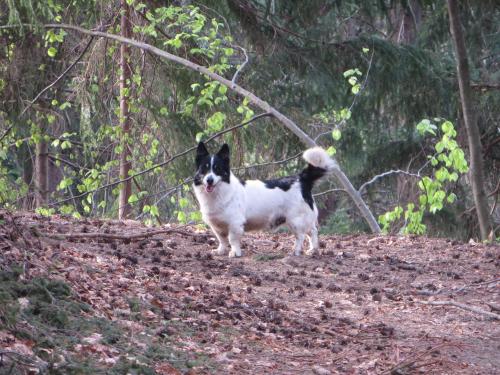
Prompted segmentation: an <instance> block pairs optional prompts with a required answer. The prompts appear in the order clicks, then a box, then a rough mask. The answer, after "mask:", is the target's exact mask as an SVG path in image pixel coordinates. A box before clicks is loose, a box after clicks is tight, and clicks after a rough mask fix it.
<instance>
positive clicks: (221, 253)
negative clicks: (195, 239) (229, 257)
mask: <svg viewBox="0 0 500 375" xmlns="http://www.w3.org/2000/svg"><path fill="white" fill-rule="evenodd" d="M225 252H226V249H224V248H223V247H222V248H221V247H218V248H217V249H215V250H212V254H213V255H224V253H225Z"/></svg>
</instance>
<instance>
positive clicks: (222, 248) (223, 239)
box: [212, 227, 229, 255]
mask: <svg viewBox="0 0 500 375" xmlns="http://www.w3.org/2000/svg"><path fill="white" fill-rule="evenodd" d="M212 231H213V232H214V234H215V237H217V239H218V240H219V246H218V247H217V249H216V250H212V253H213V254H215V255H224V254H225V253H226V251H227V249H228V247H229V241H228V239H227V232H226V233H222V232H220V231H217V230H216V229H215V228H213V227H212Z"/></svg>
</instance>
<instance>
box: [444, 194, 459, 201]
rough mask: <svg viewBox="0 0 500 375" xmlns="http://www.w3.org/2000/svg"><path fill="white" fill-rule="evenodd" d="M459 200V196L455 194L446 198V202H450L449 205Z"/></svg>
mask: <svg viewBox="0 0 500 375" xmlns="http://www.w3.org/2000/svg"><path fill="white" fill-rule="evenodd" d="M456 199H457V196H456V195H455V193H451V194H450V195H448V197H447V198H446V200H447V201H448V203H453V202H455V201H456Z"/></svg>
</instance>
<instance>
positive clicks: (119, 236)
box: [44, 228, 207, 241]
mask: <svg viewBox="0 0 500 375" xmlns="http://www.w3.org/2000/svg"><path fill="white" fill-rule="evenodd" d="M165 233H177V234H182V235H184V236H191V237H203V238H206V237H207V235H206V234H202V233H191V232H186V231H183V230H180V229H175V228H167V229H158V230H153V231H149V232H143V233H134V234H116V233H101V232H91V233H67V234H62V233H58V234H44V236H45V237H49V238H55V239H59V240H64V239H70V238H71V239H76V238H102V239H107V240H122V241H132V240H138V239H143V238H147V237H152V236H156V235H157V234H165Z"/></svg>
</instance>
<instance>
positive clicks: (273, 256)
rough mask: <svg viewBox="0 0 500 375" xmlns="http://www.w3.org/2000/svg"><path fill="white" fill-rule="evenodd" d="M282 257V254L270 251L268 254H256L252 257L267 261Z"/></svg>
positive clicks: (259, 260)
mask: <svg viewBox="0 0 500 375" xmlns="http://www.w3.org/2000/svg"><path fill="white" fill-rule="evenodd" d="M283 257H284V255H283V254H279V253H270V254H258V255H256V256H254V257H253V258H254V259H255V260H256V261H258V262H269V261H271V260H276V259H282V258H283Z"/></svg>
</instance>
